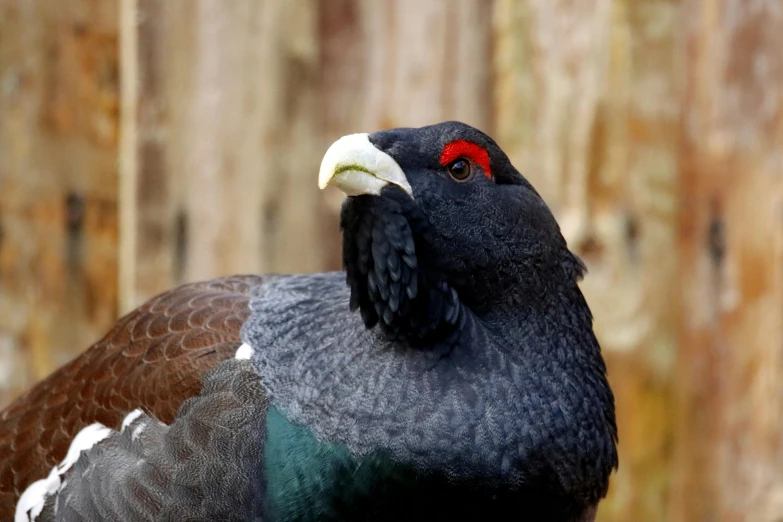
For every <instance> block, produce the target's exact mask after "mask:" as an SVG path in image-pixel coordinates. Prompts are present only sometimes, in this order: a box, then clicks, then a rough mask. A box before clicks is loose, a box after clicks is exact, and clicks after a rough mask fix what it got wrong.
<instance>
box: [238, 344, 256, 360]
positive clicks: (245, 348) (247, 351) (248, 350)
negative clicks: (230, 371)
mask: <svg viewBox="0 0 783 522" xmlns="http://www.w3.org/2000/svg"><path fill="white" fill-rule="evenodd" d="M251 357H253V347H252V346H250V345H249V344H247V343H244V344H242V346H240V347H239V348H237V353H236V355H234V359H250V358H251Z"/></svg>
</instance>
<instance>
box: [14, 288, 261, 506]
mask: <svg viewBox="0 0 783 522" xmlns="http://www.w3.org/2000/svg"><path fill="white" fill-rule="evenodd" d="M262 282H263V278H261V277H258V276H233V277H229V278H224V279H217V280H212V281H207V282H204V283H194V284H190V285H185V286H181V287H179V288H176V289H174V290H172V291H169V292H166V293H164V294H162V295H160V296H158V297H156V298H154V299H151V300H150V301H148V302H147V303H145V304H144V305H143V306H141V307H140V308H139V309H137V310H135V311H133V312H132V313H130V314H128V315H127V316H125V317H123V318H122V319H120V321H119V322H118V323H117V324H116V325H115V326H114V328H112V330H111V331H110V332H109V333H108V334H107V335H106V336H105V337H104V338H103V339H101V340H100V341H98V342H97V343H96V344H94V345H93V346H92V347H91V348H90V349H89V350H87V351H86V352H85V353H84V354H82V355H81V356H79V357H78V358H76V359H75V360H73V361H72V362H70V363H69V364H67V365H65V366H64V367H62V368H61V369H59V370H58V371H56V372H55V373H53V374H52V375H51V376H49V377H48V378H47V379H44V380H43V381H41V382H40V383H38V384H37V385H36V386H35V387H34V388H32V389H31V390H29V391H28V392H27V393H25V394H24V395H22V396H21V397H19V398H18V399H17V400H16V401H14V402H13V403H12V404H11V405H10V406H9V407H8V408H6V409H5V410H3V411H2V412H0V520H8V519H10V517H12V513H13V509H14V506H15V504H16V500H17V498H18V496H19V495H20V494H21V492H22V491H24V489H25V488H26V487H27V486H28V485H29V484H30V483H31V482H33V481H34V480H38V479H40V478H44V477H45V476H47V475H48V473H49V470H50V469H51V468H52V467H53V466H54V465H55V464H56V463H57V462H59V461H61V460H62V459H63V457H65V454H66V452H67V451H68V446H69V445H70V443H71V440H72V439H73V437H74V435H76V433H77V432H78V431H79V430H80V429H82V428H83V427H85V426H87V425H88V424H91V423H93V422H100V423H102V424H104V425H105V426H108V427H110V428H113V429H119V427H120V424H121V422H122V419H123V418H124V417H125V415H127V414H128V413H130V412H131V411H133V410H134V409H136V408H142V409H143V410H144V411H145V412H148V413H151V414H152V415H154V416H155V417H157V418H158V419H159V420H161V421H163V422H164V423H170V422H171V421H172V420H173V418H174V414H175V413H176V411H177V408H178V407H179V405H180V404H181V403H182V401H184V400H185V399H187V398H188V397H192V396H195V395H197V394H198V392H199V390H200V389H201V375H202V374H203V373H204V372H205V371H206V370H208V369H210V368H212V367H214V366H215V365H216V364H217V363H218V362H220V361H222V360H224V359H226V358H229V357H232V356H233V355H234V352H235V351H236V349H237V348H238V347H239V345H240V344H241V342H240V338H239V329H240V327H241V326H242V324H243V323H244V321H245V319H246V318H247V317H248V315H249V314H250V309H249V307H248V302H249V299H250V295H249V294H250V291H251V290H252V289H253V288H255V287H257V286H258V285H260V284H261V283H262ZM120 384H121V386H120Z"/></svg>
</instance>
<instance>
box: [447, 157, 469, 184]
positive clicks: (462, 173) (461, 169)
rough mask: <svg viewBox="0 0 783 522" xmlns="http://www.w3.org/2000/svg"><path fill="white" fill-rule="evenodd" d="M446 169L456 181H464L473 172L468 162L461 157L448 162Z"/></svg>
mask: <svg viewBox="0 0 783 522" xmlns="http://www.w3.org/2000/svg"><path fill="white" fill-rule="evenodd" d="M448 169H449V174H450V175H451V177H452V178H454V179H456V180H457V181H465V180H466V179H468V178H469V177H470V175H471V174H472V172H473V169H472V168H471V166H470V162H469V161H467V160H464V159H462V158H459V159H455V160H454V161H452V162H451V163H449V166H448Z"/></svg>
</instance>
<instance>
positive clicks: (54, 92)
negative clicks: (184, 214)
mask: <svg viewBox="0 0 783 522" xmlns="http://www.w3.org/2000/svg"><path fill="white" fill-rule="evenodd" d="M116 18H117V12H116V2H112V1H104V0H76V1H74V2H68V3H63V2H47V1H41V0H31V1H26V2H17V1H14V0H0V71H1V72H2V76H1V77H0V84H1V85H2V89H0V114H2V115H3V118H2V120H0V151H2V153H1V154H0V229H2V244H0V357H2V360H0V368H3V369H4V370H3V371H0V404H4V403H5V402H7V401H8V400H9V399H10V398H11V396H13V395H15V394H16V393H18V392H19V391H21V390H22V389H24V388H26V387H27V386H28V385H29V384H31V383H32V382H33V381H35V380H37V379H40V378H41V377H43V376H45V375H46V374H48V373H49V372H50V371H51V370H52V369H54V368H56V367H57V366H59V365H61V364H62V363H64V362H66V361H67V360H68V359H70V358H71V357H72V356H73V355H74V354H76V353H78V352H79V351H81V350H83V349H84V348H85V347H86V346H87V345H88V344H89V343H90V342H92V341H94V340H95V339H96V338H97V337H98V336H99V335H101V334H102V333H103V332H104V331H105V330H106V328H107V327H108V326H109V325H110V324H111V323H112V321H113V320H114V319H115V316H116V300H117V291H116V282H117V271H116V260H117V251H116V248H117V220H116V205H117V192H116V181H117V170H116V165H115V161H116V151H117V126H118V103H119V98H118V89H119V87H118V62H117V20H116Z"/></svg>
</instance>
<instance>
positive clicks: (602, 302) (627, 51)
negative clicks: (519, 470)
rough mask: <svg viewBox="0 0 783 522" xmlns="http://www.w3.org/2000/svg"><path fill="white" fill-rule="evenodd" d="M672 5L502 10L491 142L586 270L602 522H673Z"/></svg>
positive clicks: (651, 0) (500, 5)
mask: <svg viewBox="0 0 783 522" xmlns="http://www.w3.org/2000/svg"><path fill="white" fill-rule="evenodd" d="M679 14H680V7H679V4H678V3H677V2H671V1H665V0H647V1H643V2H624V1H613V0H593V1H589V2H524V3H522V2H513V1H510V0H508V1H504V0H498V2H496V10H495V15H494V24H495V40H494V46H495V53H496V54H495V86H494V88H495V90H494V93H495V94H494V96H495V114H496V129H497V130H496V132H495V134H496V136H497V138H498V141H499V143H500V145H501V146H502V147H503V148H504V149H505V150H506V151H507V152H508V153H509V155H510V157H511V159H512V161H513V162H514V164H515V165H516V166H517V167H518V168H519V169H520V170H521V171H522V172H523V174H525V175H526V176H527V177H528V178H529V179H530V180H531V181H532V183H533V184H534V185H535V186H536V187H537V188H538V189H539V190H540V192H541V193H542V196H543V197H544V199H545V200H546V201H547V202H548V203H549V204H550V206H551V207H552V208H553V210H554V211H555V214H556V216H557V218H558V221H559V222H560V224H561V228H562V230H563V233H564V235H565V236H566V239H567V240H568V243H569V245H570V247H571V248H572V249H573V250H574V251H575V252H577V253H578V254H579V255H580V256H581V257H582V258H583V259H584V260H585V261H586V262H587V265H588V269H589V272H588V275H587V277H586V279H585V280H584V282H583V283H582V289H583V290H584V292H585V294H586V297H587V299H588V302H589V303H590V306H591V308H592V310H593V313H594V316H595V329H596V333H597V335H598V337H599V340H600V342H601V345H602V347H603V351H604V354H605V357H606V359H607V364H608V368H609V378H610V381H611V384H612V387H613V389H614V391H615V395H616V405H617V414H618V424H619V433H620V447H619V450H620V470H619V472H618V473H617V474H616V475H615V476H614V477H613V479H612V484H611V488H610V494H609V498H608V499H607V500H605V501H604V502H603V503H602V505H601V508H600V509H599V519H600V520H618V521H619V520H640V521H642V520H650V521H653V520H655V521H658V520H666V518H667V508H666V506H667V499H668V495H669V492H670V481H671V462H672V455H671V447H672V437H673V430H674V426H673V415H672V413H671V412H672V408H673V403H672V372H673V361H674V356H675V341H676V326H677V325H676V317H677V308H676V306H672V296H674V295H676V292H677V282H676V275H677V249H676V246H677V242H676V234H675V230H676V228H675V227H676V217H677V215H676V211H677V206H676V203H677V199H676V179H677V178H676V176H677V132H676V131H677V125H678V122H679V110H680V109H679V102H678V100H679V92H678V82H677V78H676V73H677V67H676V63H675V56H676V51H677V36H678V34H677V31H676V21H677V18H678V16H679Z"/></svg>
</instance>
